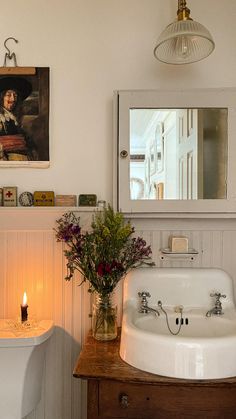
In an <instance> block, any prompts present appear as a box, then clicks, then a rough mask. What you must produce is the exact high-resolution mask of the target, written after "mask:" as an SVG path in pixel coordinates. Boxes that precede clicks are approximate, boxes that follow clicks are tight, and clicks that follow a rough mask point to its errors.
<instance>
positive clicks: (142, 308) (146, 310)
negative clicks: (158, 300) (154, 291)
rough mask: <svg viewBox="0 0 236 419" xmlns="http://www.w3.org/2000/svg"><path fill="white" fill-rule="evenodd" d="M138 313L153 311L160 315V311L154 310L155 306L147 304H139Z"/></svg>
mask: <svg viewBox="0 0 236 419" xmlns="http://www.w3.org/2000/svg"><path fill="white" fill-rule="evenodd" d="M140 313H154V314H155V316H156V317H157V316H160V313H159V311H158V310H156V309H155V308H152V307H149V306H147V305H145V306H141V310H140Z"/></svg>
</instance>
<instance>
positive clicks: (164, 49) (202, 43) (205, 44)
mask: <svg viewBox="0 0 236 419" xmlns="http://www.w3.org/2000/svg"><path fill="white" fill-rule="evenodd" d="M214 48H215V43H214V41H213V39H212V36H211V34H210V32H209V31H208V30H207V29H206V28H205V27H204V26H203V25H201V24H200V23H198V22H196V21H194V20H190V19H188V20H179V21H176V22H173V23H171V24H170V25H168V26H167V28H166V29H165V30H164V31H163V32H162V33H161V35H160V36H159V38H158V41H157V46H156V48H155V49H154V55H155V57H156V58H157V59H158V60H159V61H162V62H164V63H167V64H190V63H194V62H196V61H200V60H203V59H204V58H206V57H208V55H210V54H211V53H212V51H213V50H214Z"/></svg>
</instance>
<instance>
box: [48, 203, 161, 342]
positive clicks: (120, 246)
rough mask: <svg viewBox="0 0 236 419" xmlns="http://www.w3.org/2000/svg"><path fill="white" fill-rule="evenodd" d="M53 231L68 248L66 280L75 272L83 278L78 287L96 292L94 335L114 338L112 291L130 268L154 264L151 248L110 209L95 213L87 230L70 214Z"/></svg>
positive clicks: (114, 313) (114, 317)
mask: <svg viewBox="0 0 236 419" xmlns="http://www.w3.org/2000/svg"><path fill="white" fill-rule="evenodd" d="M55 231H56V238H57V241H62V242H65V243H66V245H67V246H66V249H65V251H64V253H65V256H66V258H67V276H66V278H65V279H67V280H70V279H72V278H73V274H74V272H75V270H77V271H79V272H80V273H81V274H82V277H83V279H82V282H81V284H82V283H83V282H86V281H87V282H88V283H89V292H95V293H96V304H95V306H94V310H93V336H94V337H95V338H96V339H100V340H111V339H114V338H115V337H116V334H117V331H116V326H115V323H116V321H115V320H116V309H115V308H114V306H113V303H112V295H113V291H114V289H115V287H116V285H117V284H118V282H119V281H120V280H121V279H122V278H123V277H124V276H125V275H126V274H127V273H128V272H129V271H130V270H131V269H132V268H137V267H138V266H140V265H142V264H148V265H153V263H152V262H151V261H150V255H151V253H152V251H151V247H150V246H147V244H146V242H145V240H143V239H142V238H141V237H137V238H135V237H134V236H133V234H134V228H133V227H132V226H131V225H130V223H129V222H126V221H125V220H124V217H123V215H122V214H121V213H119V212H117V213H116V212H115V211H114V210H113V209H112V207H111V206H108V207H107V208H104V209H103V210H102V211H97V212H96V213H95V215H94V217H93V221H92V223H91V229H90V230H89V231H86V232H83V231H82V229H81V226H80V218H79V217H77V216H76V215H75V214H74V213H73V212H69V213H66V214H64V215H63V216H62V217H61V218H60V219H59V220H57V227H56V229H55Z"/></svg>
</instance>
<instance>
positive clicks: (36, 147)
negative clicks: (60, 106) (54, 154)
mask: <svg viewBox="0 0 236 419" xmlns="http://www.w3.org/2000/svg"><path fill="white" fill-rule="evenodd" d="M17 69H20V67H18V68H17V67H15V70H14V69H13V71H9V74H6V73H5V74H2V73H3V70H2V72H1V70H0V167H38V168H40V167H42V168H46V167H49V164H50V157H49V68H48V67H36V68H32V69H33V70H34V71H31V73H32V74H22V71H20V70H17ZM26 73H27V72H26Z"/></svg>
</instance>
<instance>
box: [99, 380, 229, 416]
mask: <svg viewBox="0 0 236 419" xmlns="http://www.w3.org/2000/svg"><path fill="white" fill-rule="evenodd" d="M98 393H99V403H98V412H99V416H98V417H99V418H100V417H101V418H104V419H105V418H112V419H115V418H129V419H193V418H195V419H200V418H204V419H211V418H214V419H232V418H236V389H235V388H233V387H229V388H216V387H210V386H209V387H200V386H194V385H192V386H191V385H190V386H171V385H169V386H159V385H145V384H143V385H140V384H130V383H122V382H118V381H109V380H102V381H100V382H99V390H98ZM222 401H223V403H222Z"/></svg>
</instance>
